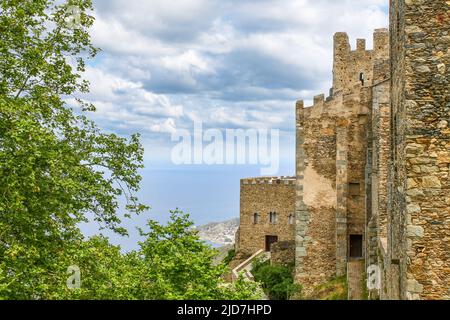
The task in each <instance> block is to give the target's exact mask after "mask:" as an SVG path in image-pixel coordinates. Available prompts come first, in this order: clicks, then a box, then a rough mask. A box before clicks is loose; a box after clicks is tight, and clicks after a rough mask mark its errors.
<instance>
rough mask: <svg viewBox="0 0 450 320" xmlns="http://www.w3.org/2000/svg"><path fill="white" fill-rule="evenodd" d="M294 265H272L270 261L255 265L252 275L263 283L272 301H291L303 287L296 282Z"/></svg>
mask: <svg viewBox="0 0 450 320" xmlns="http://www.w3.org/2000/svg"><path fill="white" fill-rule="evenodd" d="M293 271H294V266H293V265H284V266H283V265H271V264H270V262H269V261H266V262H261V261H258V262H256V263H255V264H254V266H253V270H252V274H253V276H254V277H255V281H257V282H259V283H261V285H262V287H263V289H264V292H265V293H266V294H267V296H268V297H269V299H270V300H290V299H291V298H292V297H293V296H294V295H297V294H299V292H300V291H301V286H300V285H298V284H296V283H295V282H294V277H293Z"/></svg>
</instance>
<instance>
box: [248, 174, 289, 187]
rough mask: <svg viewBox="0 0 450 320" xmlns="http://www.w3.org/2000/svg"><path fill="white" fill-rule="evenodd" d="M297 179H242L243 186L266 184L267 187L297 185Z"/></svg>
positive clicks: (285, 177) (283, 177)
mask: <svg viewBox="0 0 450 320" xmlns="http://www.w3.org/2000/svg"><path fill="white" fill-rule="evenodd" d="M295 181H296V178H295V177H287V176H281V177H256V178H245V179H241V185H257V184H266V185H276V184H280V185H290V186H294V185H295Z"/></svg>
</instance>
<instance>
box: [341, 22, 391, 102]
mask: <svg viewBox="0 0 450 320" xmlns="http://www.w3.org/2000/svg"><path fill="white" fill-rule="evenodd" d="M373 44H374V46H373V49H372V50H367V49H366V40H365V39H357V40H356V50H352V48H351V46H350V41H349V37H348V35H347V33H345V32H338V33H336V34H335V35H334V61H333V92H334V93H337V92H339V91H344V92H349V91H351V90H353V87H354V86H355V85H358V84H359V85H360V86H361V87H365V86H371V85H372V84H373V67H374V63H375V61H377V60H379V59H386V58H388V57H389V32H388V30H387V29H376V30H375V32H374V34H373Z"/></svg>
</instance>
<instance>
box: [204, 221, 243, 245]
mask: <svg viewBox="0 0 450 320" xmlns="http://www.w3.org/2000/svg"><path fill="white" fill-rule="evenodd" d="M238 227H239V218H236V219H232V220H228V221H224V222H213V223H208V224H205V225H203V226H199V227H197V230H198V234H199V236H200V238H201V239H202V240H205V241H208V242H212V243H214V244H217V245H221V246H225V245H231V244H234V236H235V235H236V231H237V229H238Z"/></svg>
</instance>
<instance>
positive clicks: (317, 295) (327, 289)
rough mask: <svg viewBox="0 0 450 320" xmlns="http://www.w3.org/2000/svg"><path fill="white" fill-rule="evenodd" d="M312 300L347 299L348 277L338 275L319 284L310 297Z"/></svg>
mask: <svg viewBox="0 0 450 320" xmlns="http://www.w3.org/2000/svg"><path fill="white" fill-rule="evenodd" d="M308 299H311V300H347V299H348V285H347V277H345V276H344V277H337V278H334V279H330V280H329V281H327V282H325V283H323V284H320V285H318V286H317V287H315V288H314V290H313V292H312V293H311V295H310V296H309V297H308Z"/></svg>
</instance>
